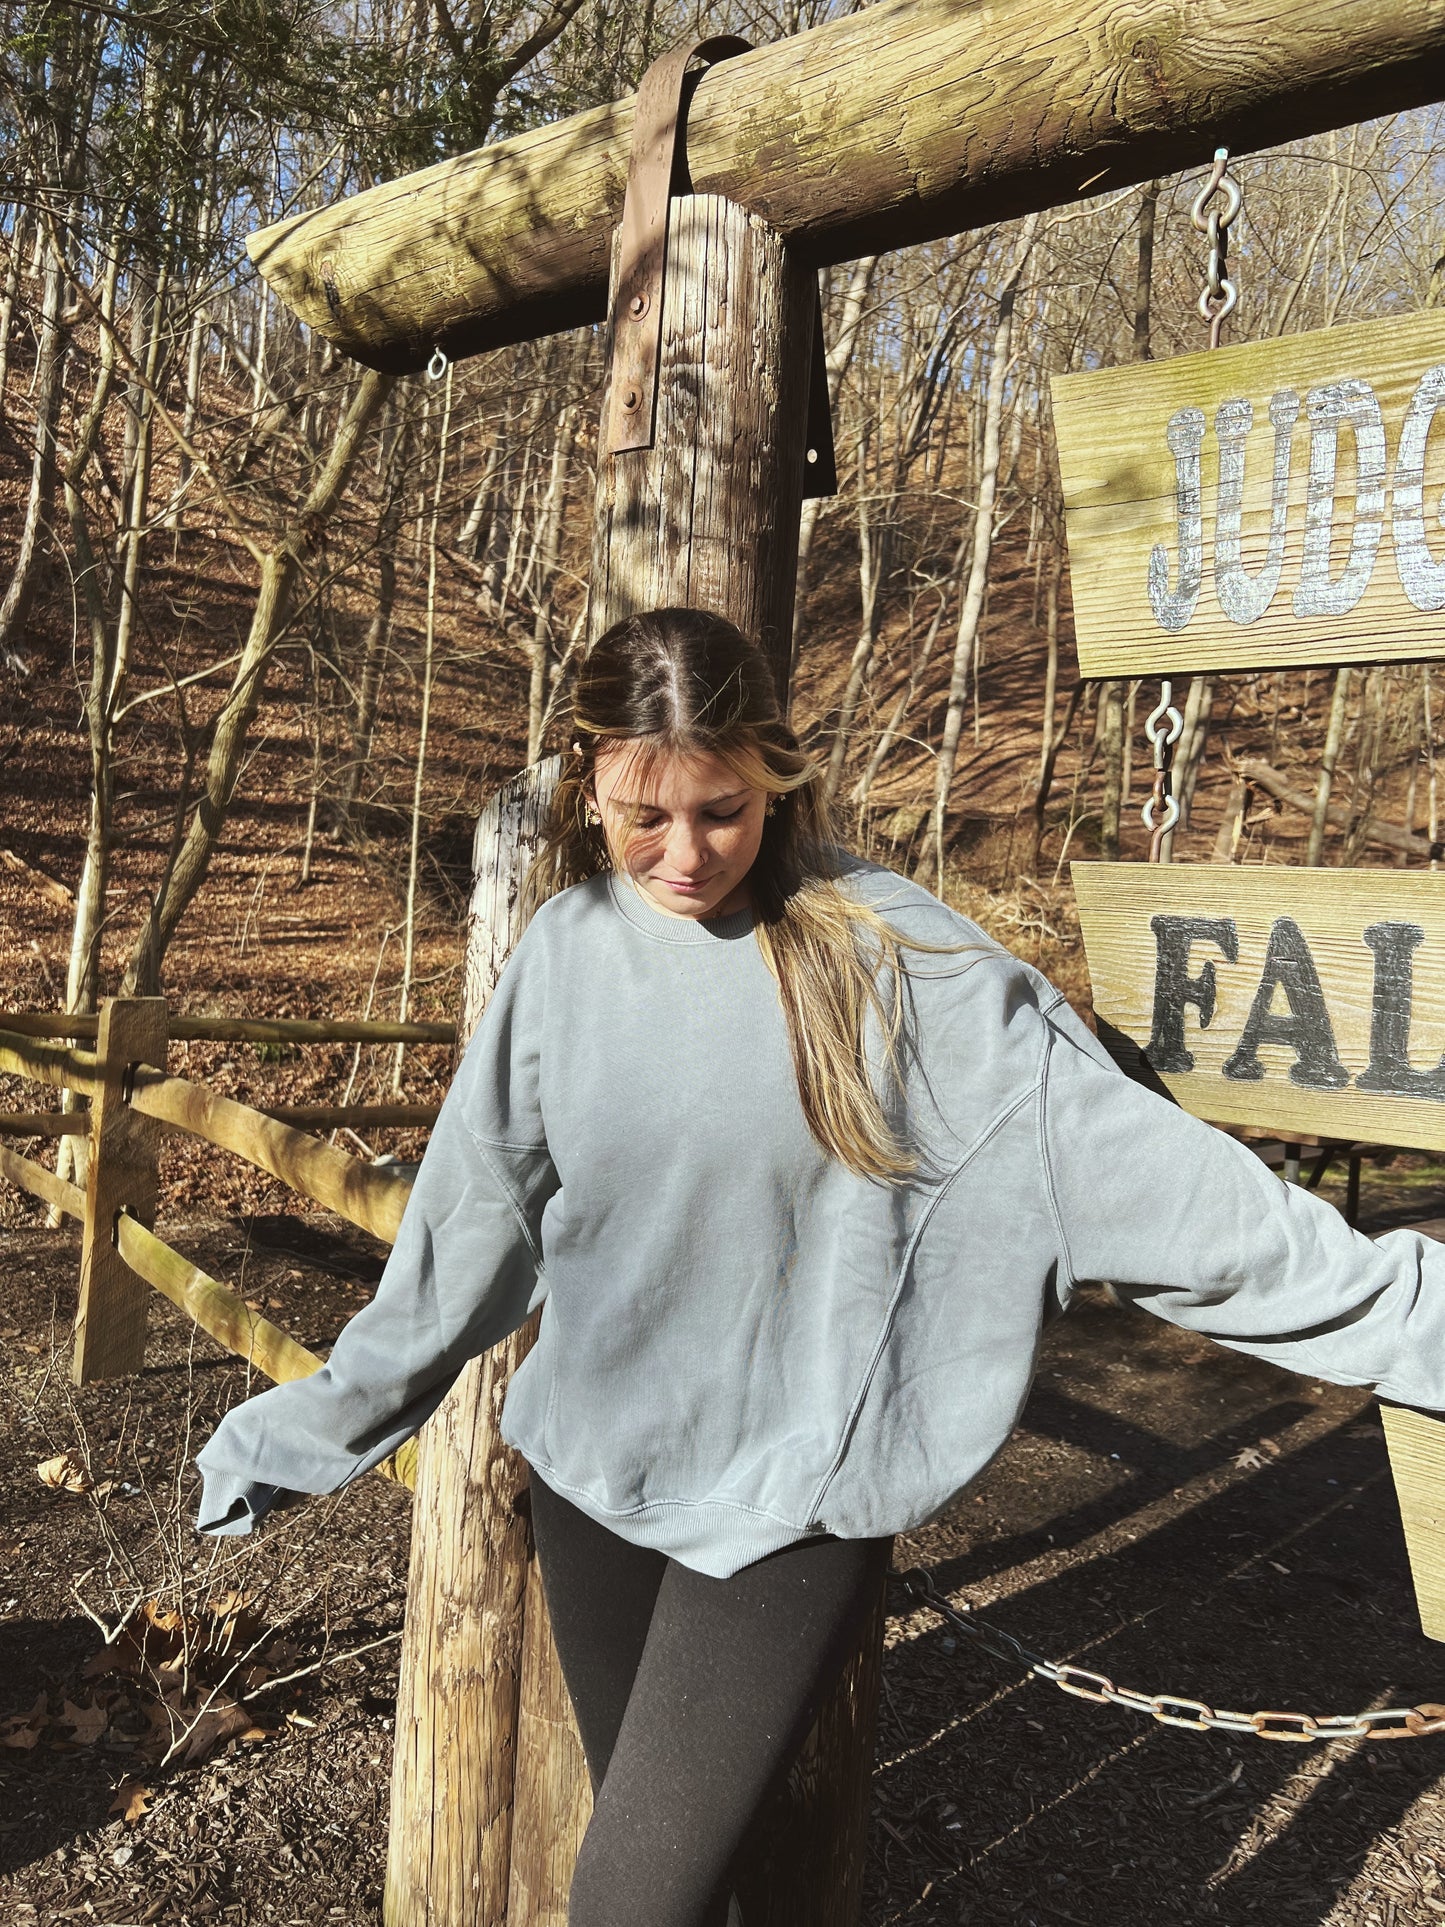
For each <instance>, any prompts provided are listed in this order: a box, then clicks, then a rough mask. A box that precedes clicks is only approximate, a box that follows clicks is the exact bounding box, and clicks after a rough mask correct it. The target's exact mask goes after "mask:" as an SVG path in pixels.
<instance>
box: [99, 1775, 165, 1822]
mask: <svg viewBox="0 0 1445 1927" xmlns="http://www.w3.org/2000/svg"><path fill="white" fill-rule="evenodd" d="M154 1798H155V1790H154V1788H152V1787H148V1786H142V1785H141V1783H140V1781H139V1780H129V1779H127V1780H122V1781H121V1783H120V1785H119V1786H118V1787H117V1788H116V1790H115V1798H114V1799H113V1800H112V1801H111V1803H110V1811H111V1812H112V1813H118V1814H119V1815H120V1817H121V1819H122V1820H123V1821H124V1822H125V1824H126V1825H127V1826H128V1827H133V1826H134V1825H135V1823H136V1821H137V1820H139V1819H140V1817H141V1815H142V1814H143V1813H145V1812H146V1811H147V1810H148V1809H149V1807H150V1803H151V1801H152V1800H153V1799H154Z"/></svg>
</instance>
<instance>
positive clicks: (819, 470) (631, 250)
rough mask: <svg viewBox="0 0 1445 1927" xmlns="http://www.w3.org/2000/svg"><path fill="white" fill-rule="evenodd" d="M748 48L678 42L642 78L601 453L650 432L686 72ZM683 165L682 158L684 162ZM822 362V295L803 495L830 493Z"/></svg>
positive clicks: (727, 39) (833, 487)
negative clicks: (693, 65) (697, 63)
mask: <svg viewBox="0 0 1445 1927" xmlns="http://www.w3.org/2000/svg"><path fill="white" fill-rule="evenodd" d="M750 51H751V49H750V47H749V44H748V42H747V41H746V40H740V39H739V38H738V37H737V35H735V34H717V35H714V36H713V37H712V38H710V39H707V40H682V41H679V43H678V44H677V46H675V47H674V48H672V50H671V51H670V52H669V53H665V54H663V55H662V57H661V58H660V59H658V60H655V61H654V62H653V63H652V65H651V66H650V67H649V68H648V70H647V72H646V73H645V74H644V75H643V76H642V84H641V85H640V86H639V88H638V90H637V107H636V112H635V116H634V119H633V123H632V152H631V155H630V158H629V160H628V164H627V193H626V196H625V198H624V200H623V203H622V246H621V259H620V260H619V262H618V268H617V293H616V297H615V300H614V303H613V309H612V329H611V334H612V382H611V389H610V401H609V405H608V416H607V429H606V433H605V435H604V436H603V439H602V451H601V452H602V454H603V455H604V456H606V455H618V454H621V453H623V452H624V451H626V450H627V449H632V448H651V447H652V445H653V442H654V440H655V438H656V433H657V376H658V367H659V364H660V362H661V357H662V299H663V287H664V284H665V282H666V278H667V216H668V206H669V203H670V201H671V199H672V191H673V186H674V182H675V179H676V175H677V171H678V160H679V153H678V140H679V136H680V135H682V134H684V133H685V126H686V114H687V101H688V99H689V98H690V94H689V92H688V89H687V84H686V83H687V79H688V72H687V70H688V67H689V65H690V63H691V62H692V61H693V60H694V59H701V60H705V61H707V62H709V63H710V64H711V63H713V62H716V61H719V60H729V59H732V58H733V57H734V56H735V55H737V54H745V53H748V52H750ZM682 158H683V163H684V167H685V165H686V161H685V155H684V156H683V157H682ZM837 487H838V478H837V467H836V462H835V459H834V453H833V423H832V417H831V413H830V410H829V405H828V365H827V356H826V353H825V351H824V346H823V309H822V300H821V297H820V298H819V301H818V306H817V309H816V317H815V320H814V324H813V347H812V367H811V370H810V378H809V391H808V426H807V472H806V474H805V477H804V486H803V493H804V496H805V497H806V496H811V495H832V494H835V493H836V492H837Z"/></svg>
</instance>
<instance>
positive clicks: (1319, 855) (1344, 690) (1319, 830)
mask: <svg viewBox="0 0 1445 1927" xmlns="http://www.w3.org/2000/svg"><path fill="white" fill-rule="evenodd" d="M1349 697H1350V672H1349V669H1348V668H1340V669H1337V670H1336V671H1335V690H1334V695H1333V696H1332V697H1331V698H1330V719H1329V722H1328V723H1327V725H1326V726H1325V749H1324V755H1323V756H1322V757H1321V759H1320V780H1319V783H1318V785H1317V787H1316V789H1315V806H1314V812H1313V814H1312V816H1311V818H1310V834H1309V842H1308V843H1307V844H1306V845H1305V862H1306V864H1308V865H1309V866H1310V867H1311V868H1312V869H1317V868H1318V867H1319V865H1320V864H1321V863H1322V862H1323V860H1324V847H1325V828H1326V826H1327V824H1328V822H1329V809H1330V790H1331V788H1332V787H1333V785H1334V780H1335V764H1336V763H1337V762H1338V761H1339V760H1340V745H1341V743H1342V742H1343V741H1344V736H1345V711H1346V708H1347V707H1348V704H1349Z"/></svg>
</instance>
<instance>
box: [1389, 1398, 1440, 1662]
mask: <svg viewBox="0 0 1445 1927" xmlns="http://www.w3.org/2000/svg"><path fill="white" fill-rule="evenodd" d="M1380 1416H1381V1418H1382V1419H1383V1420H1384V1422H1385V1438H1386V1441H1387V1443H1388V1445H1389V1448H1390V1470H1391V1472H1392V1473H1393V1474H1394V1478H1395V1495H1396V1497H1397V1498H1398V1499H1399V1501H1400V1518H1401V1521H1402V1523H1403V1525H1404V1527H1405V1547H1406V1550H1407V1551H1408V1553H1409V1555H1410V1571H1411V1574H1412V1576H1413V1578H1414V1581H1415V1600H1416V1604H1417V1605H1418V1606H1419V1608H1420V1627H1421V1630H1422V1631H1423V1633H1424V1635H1425V1637H1426V1638H1427V1639H1441V1640H1445V1423H1442V1422H1441V1421H1440V1420H1439V1419H1438V1418H1431V1417H1429V1416H1428V1415H1427V1414H1426V1413H1424V1412H1414V1411H1411V1410H1410V1408H1409V1406H1407V1405H1382V1406H1381V1407H1380Z"/></svg>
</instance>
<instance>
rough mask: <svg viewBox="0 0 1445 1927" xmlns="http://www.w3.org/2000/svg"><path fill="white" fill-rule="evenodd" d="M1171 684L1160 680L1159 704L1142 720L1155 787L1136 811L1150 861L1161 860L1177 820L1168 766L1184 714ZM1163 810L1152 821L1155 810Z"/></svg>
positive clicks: (1174, 797) (1182, 724) (1177, 807)
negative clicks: (1145, 835)
mask: <svg viewBox="0 0 1445 1927" xmlns="http://www.w3.org/2000/svg"><path fill="white" fill-rule="evenodd" d="M1173 696H1174V686H1173V684H1172V683H1167V682H1161V683H1160V685H1159V702H1158V706H1157V707H1156V708H1154V709H1151V710H1150V712H1149V714H1148V716H1147V717H1146V719H1145V722H1144V734H1145V736H1147V737H1148V739H1149V747H1150V748H1151V749H1152V750H1153V752H1154V788H1153V790H1152V791H1151V792H1150V796H1149V800H1148V802H1147V803H1146V804H1145V805H1144V807H1143V809H1142V810H1141V811H1140V812H1139V814H1140V815H1141V816H1142V817H1143V819H1144V828H1145V829H1146V830H1148V831H1149V835H1150V842H1149V861H1150V862H1151V863H1158V862H1159V861H1160V853H1161V848H1162V845H1163V842H1164V839H1165V837H1166V836H1167V835H1168V834H1169V832H1170V830H1172V829H1173V828H1174V825H1175V824H1176V823H1177V822H1178V821H1179V798H1178V797H1177V796H1175V795H1174V794H1173V793H1172V792H1171V790H1170V787H1169V776H1170V766H1171V764H1172V762H1173V760H1174V757H1173V751H1174V745H1175V744H1176V743H1177V742H1178V741H1179V732H1180V731H1181V730H1182V729H1183V727H1184V718H1183V717H1182V716H1181V715H1180V713H1179V711H1178V710H1177V709H1176V708H1175V707H1174V705H1173ZM1157 810H1162V811H1163V814H1162V815H1161V816H1160V817H1159V819H1158V821H1157V822H1156V821H1155V812H1156V811H1157Z"/></svg>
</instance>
